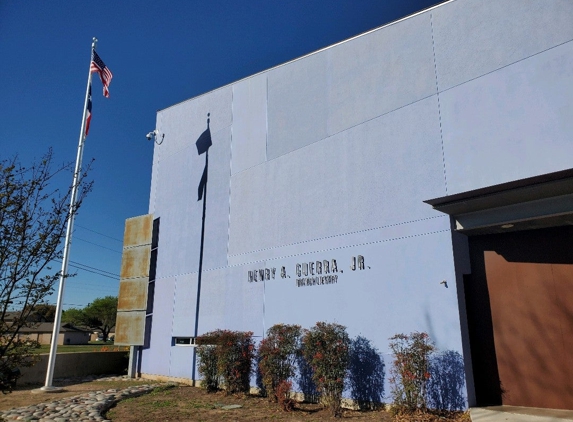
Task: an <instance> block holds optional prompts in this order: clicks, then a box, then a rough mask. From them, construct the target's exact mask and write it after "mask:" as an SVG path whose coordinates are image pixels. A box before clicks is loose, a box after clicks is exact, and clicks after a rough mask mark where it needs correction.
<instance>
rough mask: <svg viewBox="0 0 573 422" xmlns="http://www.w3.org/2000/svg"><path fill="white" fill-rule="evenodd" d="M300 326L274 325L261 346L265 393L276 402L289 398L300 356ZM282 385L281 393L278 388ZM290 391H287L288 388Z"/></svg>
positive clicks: (260, 369) (260, 361)
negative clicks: (292, 379) (282, 397)
mask: <svg viewBox="0 0 573 422" xmlns="http://www.w3.org/2000/svg"><path fill="white" fill-rule="evenodd" d="M300 335H301V328H300V326H299V325H285V324H276V325H273V326H272V327H271V328H269V329H268V331H267V336H266V338H265V339H263V340H262V341H261V343H260V345H259V349H258V355H259V372H260V374H261V377H262V382H263V386H264V389H265V391H266V392H267V394H268V395H269V398H270V399H271V400H273V401H275V402H277V401H279V402H280V400H281V397H280V396H284V397H289V396H290V387H291V386H292V382H289V380H290V379H291V378H292V377H294V375H295V372H296V358H297V356H298V355H299V354H300ZM279 385H281V392H280V394H279V392H278V386H279ZM287 385H288V386H289V390H287V391H285V388H286V386H287ZM283 407H284V406H283Z"/></svg>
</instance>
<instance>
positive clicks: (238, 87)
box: [231, 74, 267, 174]
mask: <svg viewBox="0 0 573 422" xmlns="http://www.w3.org/2000/svg"><path fill="white" fill-rule="evenodd" d="M232 151H233V152H232V157H233V161H232V166H231V169H232V173H233V174H235V173H238V172H240V171H243V170H245V169H248V168H250V167H253V166H256V165H257V164H261V163H263V162H264V161H265V160H266V158H267V75H266V74H261V75H256V76H254V77H252V78H248V79H245V80H243V81H240V82H237V83H236V84H235V85H233V150H232Z"/></svg>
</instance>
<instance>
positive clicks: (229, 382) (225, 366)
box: [197, 330, 255, 394]
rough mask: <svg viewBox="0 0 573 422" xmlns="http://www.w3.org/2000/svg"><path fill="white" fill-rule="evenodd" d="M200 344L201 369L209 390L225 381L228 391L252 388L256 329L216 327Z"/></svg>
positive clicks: (202, 337)
mask: <svg viewBox="0 0 573 422" xmlns="http://www.w3.org/2000/svg"><path fill="white" fill-rule="evenodd" d="M197 344H198V347H197V354H198V356H199V359H200V363H199V373H200V374H201V375H202V376H203V378H204V380H203V383H204V384H205V386H206V388H207V391H214V390H216V389H218V388H219V386H220V385H221V384H222V385H223V387H224V388H225V391H226V393H227V394H236V393H248V392H249V390H250V387H251V384H250V380H251V372H252V365H253V358H254V349H255V348H254V344H253V333H252V332H250V331H249V332H241V331H230V330H216V331H212V332H209V333H206V334H205V335H203V336H201V337H200V338H198V339H197ZM215 368H216V370H215Z"/></svg>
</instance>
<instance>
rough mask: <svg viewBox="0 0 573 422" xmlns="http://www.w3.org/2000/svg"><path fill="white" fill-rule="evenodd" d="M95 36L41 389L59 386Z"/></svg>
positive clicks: (45, 389) (50, 389)
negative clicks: (55, 383) (56, 381)
mask: <svg viewBox="0 0 573 422" xmlns="http://www.w3.org/2000/svg"><path fill="white" fill-rule="evenodd" d="M96 44H97V38H95V37H94V39H93V41H92V49H91V55H90V70H89V72H88V84H87V87H86V97H85V100H84V113H83V116H82V127H81V129H80V140H79V142H78V153H77V156H76V167H75V170H74V179H73V182H72V193H71V198H70V209H69V210H68V226H67V229H66V240H65V243H64V255H63V257H62V270H61V273H60V285H59V288H58V300H57V303H56V317H55V320H54V330H53V331H52V340H51V343H50V357H49V359H48V369H47V371H46V384H45V385H44V386H43V387H42V388H41V390H43V391H48V392H49V391H59V390H61V388H58V387H54V386H52V381H53V378H54V366H55V364H56V349H57V346H58V337H59V334H60V323H61V320H62V301H63V297H64V286H65V284H66V274H67V273H68V261H69V257H70V247H71V244H72V232H73V229H74V217H75V214H76V210H75V206H76V198H77V193H78V185H79V181H80V173H81V171H82V156H83V152H84V142H85V139H86V117H87V108H88V100H89V90H90V86H91V83H92V72H91V60H92V59H91V57H93V52H94V50H95V48H96Z"/></svg>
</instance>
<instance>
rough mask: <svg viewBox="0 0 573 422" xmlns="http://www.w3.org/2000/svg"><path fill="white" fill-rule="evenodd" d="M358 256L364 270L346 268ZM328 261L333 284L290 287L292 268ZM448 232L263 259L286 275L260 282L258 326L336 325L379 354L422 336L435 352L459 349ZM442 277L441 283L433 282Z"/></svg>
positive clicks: (294, 281) (454, 289)
mask: <svg viewBox="0 0 573 422" xmlns="http://www.w3.org/2000/svg"><path fill="white" fill-rule="evenodd" d="M358 255H362V256H364V260H365V269H364V270H358V269H357V270H355V271H352V270H351V268H350V264H351V258H352V257H353V256H358ZM331 259H336V260H337V264H338V270H339V272H338V273H337V275H338V281H337V283H335V284H325V285H310V286H303V287H297V282H296V280H297V276H296V274H295V273H294V269H295V267H296V264H297V263H304V262H313V261H317V260H319V261H321V260H331ZM452 259H453V257H452V250H451V238H450V233H449V230H444V231H440V232H438V233H430V232H428V233H421V234H419V235H418V236H412V237H409V238H401V239H397V240H394V241H389V242H379V243H374V244H369V245H361V246H355V247H349V248H342V249H337V250H332V251H327V252H316V253H309V254H305V255H299V256H296V257H289V258H284V259H278V260H269V261H267V262H266V266H267V267H273V266H277V267H280V266H281V265H285V266H286V269H287V274H288V275H289V276H290V278H286V279H280V278H279V279H275V280H271V281H268V282H267V281H265V324H266V328H268V327H270V326H271V325H273V324H275V323H290V324H300V325H302V326H304V327H307V328H308V327H309V326H311V325H314V323H315V322H317V321H328V322H337V323H339V324H342V325H345V326H346V327H347V328H348V331H349V334H350V335H351V336H356V335H359V334H360V335H363V336H364V337H366V338H368V339H369V340H371V341H372V342H373V344H374V345H375V346H376V347H377V348H379V350H380V351H381V352H382V353H385V352H387V350H386V349H387V344H388V338H390V337H391V336H393V335H394V334H397V333H410V332H412V331H426V332H428V333H429V334H430V336H431V337H432V339H433V340H434V341H435V342H436V345H437V346H438V347H439V348H440V349H441V350H447V349H452V350H457V351H459V352H461V341H460V324H459V317H458V311H457V306H458V303H457V293H456V285H455V274H454V270H453V266H452ZM443 280H446V282H447V287H446V285H445V284H441V282H442V281H443Z"/></svg>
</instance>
